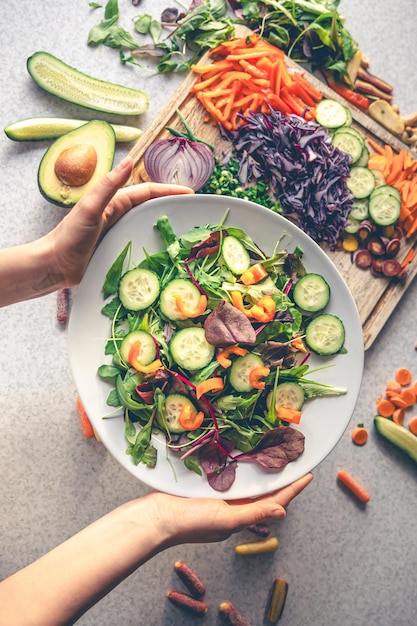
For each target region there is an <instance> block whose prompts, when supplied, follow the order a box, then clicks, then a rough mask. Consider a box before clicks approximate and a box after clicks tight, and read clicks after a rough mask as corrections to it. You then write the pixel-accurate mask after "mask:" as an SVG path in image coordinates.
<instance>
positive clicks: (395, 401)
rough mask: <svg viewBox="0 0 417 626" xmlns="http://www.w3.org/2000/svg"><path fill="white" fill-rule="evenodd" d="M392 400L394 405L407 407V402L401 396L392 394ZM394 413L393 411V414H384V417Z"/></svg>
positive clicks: (398, 407)
mask: <svg viewBox="0 0 417 626" xmlns="http://www.w3.org/2000/svg"><path fill="white" fill-rule="evenodd" d="M390 402H392V404H393V405H394V407H395V408H397V409H406V408H407V402H406V401H405V400H403V399H402V397H401V396H391V398H390ZM393 414H394V413H392V414H391V415H387V416H385V415H383V416H382V417H391V416H392V415H393Z"/></svg>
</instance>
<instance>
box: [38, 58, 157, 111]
mask: <svg viewBox="0 0 417 626" xmlns="http://www.w3.org/2000/svg"><path fill="white" fill-rule="evenodd" d="M37 65H38V66H39V65H43V66H46V67H47V68H48V69H52V71H53V73H54V77H53V79H54V82H55V85H54V86H52V85H51V84H48V81H45V79H44V78H43V77H42V72H41V71H40V70H39V67H37ZM26 67H27V70H28V72H29V74H30V76H31V78H32V79H33V80H34V82H35V83H36V84H37V85H38V87H40V88H41V89H44V90H45V91H47V92H49V93H51V94H53V95H54V96H57V97H58V98H61V99H62V100H66V101H67V102H72V103H73V104H77V105H79V106H82V107H85V108H87V109H93V110H94V111H102V112H104V113H114V114H115V115H142V113H145V112H146V111H147V110H148V108H149V100H148V96H147V95H146V94H145V93H144V92H143V91H139V90H137V89H131V88H130V87H124V86H122V85H117V84H116V83H109V82H107V81H104V80H100V79H98V78H94V77H93V76H89V75H88V74H84V73H83V72H80V71H79V70H77V69H75V68H74V67H71V66H70V65H67V64H66V63H64V61H61V60H60V59H58V58H57V57H55V56H54V55H53V54H49V52H42V51H39V52H35V53H34V54H32V56H30V57H29V58H28V59H27V61H26ZM68 84H70V85H71V86H70V88H69V89H68ZM82 87H84V89H82ZM71 90H72V93H73V94H74V92H75V93H77V92H78V95H77V96H74V95H71ZM83 91H84V95H83V93H82V92H83ZM80 93H81V96H80ZM123 99H125V106H123V104H122V106H120V105H121V101H123ZM106 101H107V104H104V102H106ZM129 103H130V104H131V105H132V106H129ZM134 103H135V105H134ZM133 105H134V106H133Z"/></svg>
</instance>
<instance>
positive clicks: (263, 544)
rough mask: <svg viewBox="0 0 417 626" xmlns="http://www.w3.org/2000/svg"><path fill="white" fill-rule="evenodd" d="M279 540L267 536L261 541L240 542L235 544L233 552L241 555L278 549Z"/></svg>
mask: <svg viewBox="0 0 417 626" xmlns="http://www.w3.org/2000/svg"><path fill="white" fill-rule="evenodd" d="M278 546H279V542H278V539H277V537H268V538H267V539H262V540H261V541H254V542H252V543H240V544H238V545H237V546H235V553H236V554H242V555H252V554H263V553H264V552H274V551H275V550H278Z"/></svg>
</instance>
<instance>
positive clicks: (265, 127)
mask: <svg viewBox="0 0 417 626" xmlns="http://www.w3.org/2000/svg"><path fill="white" fill-rule="evenodd" d="M242 119H243V120H244V122H245V123H244V124H242V125H241V126H240V127H239V129H238V130H237V131H234V132H233V133H232V134H231V135H232V136H231V139H232V142H233V145H234V150H235V155H236V157H237V158H238V160H239V161H240V171H239V178H240V180H241V182H242V183H247V182H250V181H251V180H253V179H263V180H265V181H266V182H267V183H269V185H270V189H271V192H272V193H273V194H274V196H275V197H276V198H277V199H278V200H279V201H280V202H281V205H282V208H283V214H284V215H285V217H287V218H289V219H290V220H291V221H293V222H295V223H296V224H297V225H298V226H299V227H300V228H301V229H302V230H304V232H306V233H307V234H308V235H310V237H311V238H312V239H314V241H316V242H317V243H322V242H325V243H327V244H328V245H329V246H330V247H331V248H334V247H335V246H336V244H337V241H338V239H340V237H341V235H342V234H343V231H344V228H345V225H346V221H347V215H348V213H349V212H350V210H351V208H352V202H353V197H352V194H351V192H350V191H349V190H348V189H347V187H346V179H347V178H348V176H349V162H350V157H349V156H348V155H347V154H346V153H344V152H342V151H341V150H339V149H338V148H336V147H335V146H333V145H332V141H331V137H330V136H329V134H328V131H327V130H326V129H324V128H323V127H321V126H320V125H319V124H316V123H315V122H311V121H310V122H307V121H306V120H304V119H303V118H302V117H299V116H297V115H283V114H281V113H280V112H279V111H275V110H271V112H270V113H267V114H265V113H250V114H249V115H248V116H246V117H242ZM236 153H237V154H236Z"/></svg>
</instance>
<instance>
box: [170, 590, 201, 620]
mask: <svg viewBox="0 0 417 626" xmlns="http://www.w3.org/2000/svg"><path fill="white" fill-rule="evenodd" d="M167 598H168V600H170V601H171V602H172V603H173V604H176V605H177V606H180V607H181V608H183V609H185V610H186V611H189V612H190V613H194V615H199V616H203V615H205V614H206V613H207V611H208V606H207V604H206V603H205V602H203V600H197V599H196V598H193V597H192V596H189V595H188V594H186V593H183V592H182V591H176V590H172V591H169V592H168V593H167Z"/></svg>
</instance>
